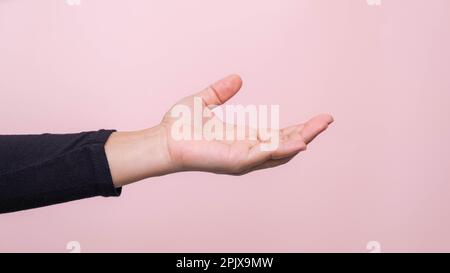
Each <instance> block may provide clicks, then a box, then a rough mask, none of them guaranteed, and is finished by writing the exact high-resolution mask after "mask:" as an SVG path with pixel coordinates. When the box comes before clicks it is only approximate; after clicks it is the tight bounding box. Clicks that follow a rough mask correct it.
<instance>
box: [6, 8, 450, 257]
mask: <svg viewBox="0 0 450 273" xmlns="http://www.w3.org/2000/svg"><path fill="white" fill-rule="evenodd" d="M449 26H450V1H448V0H431V1H426V0H382V3H381V6H369V5H368V4H367V3H366V0H339V1H334V0H283V1H275V0H271V1H269V0H245V1H243V0H226V1H225V0H220V1H219V0H214V1H211V0H190V1H184V0H178V1H175V0H164V1H162V0H161V1H156V0H155V1H148V0H145V1H144V0H133V1H125V0H122V1H119V0H81V5H79V6H77V5H73V6H72V5H68V4H67V3H66V1H65V0H44V1H26V0H0V92H1V93H0V94H1V100H0V102H1V107H0V117H1V122H0V133H1V134H10V133H40V132H77V131H83V130H96V129H100V128H116V129H119V130H129V129H138V128H143V127H146V126H149V125H154V124H156V123H157V122H158V121H159V120H160V118H161V117H162V114H163V113H164V112H165V110H166V109H168V107H169V106H170V105H171V104H172V103H173V102H175V101H176V100H177V99H178V98H180V97H181V96H184V95H187V94H190V93H192V92H194V91H197V90H199V89H200V88H203V87H204V86H206V85H207V84H209V83H211V82H212V81H214V80H216V79H218V78H221V77H222V76H225V75H227V74H229V73H239V74H241V75H242V77H243V79H244V81H245V84H244V87H243V91H242V93H240V94H239V95H238V96H236V97H235V98H233V99H232V101H231V103H235V104H237V103H239V104H250V103H252V104H279V105H280V111H281V120H282V122H281V123H282V125H288V124H290V123H296V122H298V121H304V120H305V119H307V118H308V117H310V116H312V115H313V114H315V113H319V112H330V113H332V114H333V115H334V117H335V120H336V121H335V123H334V124H333V125H332V126H331V128H330V129H329V130H328V131H327V133H326V134H324V135H322V136H320V137H319V138H318V139H317V140H316V141H315V142H314V143H313V144H312V145H311V146H310V147H309V149H308V151H307V152H306V153H304V154H303V155H302V156H300V157H298V158H296V159H295V160H293V161H292V162H291V163H290V164H288V165H285V166H283V167H280V168H277V169H272V170H266V171H261V172H256V173H252V174H249V175H246V176H241V177H227V176H216V175H211V174H202V173H183V174H175V175H170V176H166V177H161V178H154V179H149V180H148V181H146V182H144V183H137V184H134V185H132V186H129V187H126V188H125V189H124V191H123V194H122V196H121V197H120V198H116V199H114V198H110V199H106V198H101V197H98V198H93V199H89V200H83V201H77V202H72V203H67V204H63V205H58V206H52V207H47V208H41V209H34V210H29V211H23V212H19V213H14V214H5V215H0V251H2V252H3V251H17V252H18V251H56V252H67V250H66V244H67V242H68V241H78V242H80V244H81V247H82V251H83V252H88V251H89V252H90V251H145V252H156V251H163V252H171V251H188V252H190V251H241V252H247V251H257V252H263V251H264V252H265V251H275V252H279V251H289V252H298V251H300V252H303V251H333V252H334V251H336V252H341V251H344V252H347V251H357V252H368V250H367V249H366V244H367V243H368V242H369V241H373V240H375V241H378V242H379V243H380V244H381V248H382V251H385V252H390V251H450V184H449V182H450V170H449V162H450V143H449V139H450V120H449V116H450V75H449V73H450V50H449V48H450V27H449Z"/></svg>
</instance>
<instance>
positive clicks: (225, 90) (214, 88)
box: [196, 75, 242, 106]
mask: <svg viewBox="0 0 450 273" xmlns="http://www.w3.org/2000/svg"><path fill="white" fill-rule="evenodd" d="M241 87H242V80H241V77H239V75H230V76H228V77H225V78H223V79H221V80H219V81H217V82H215V83H213V84H212V85H210V86H209V87H208V88H206V89H205V90H203V91H201V92H199V93H197V94H196V95H197V96H200V97H201V98H202V99H203V101H204V102H205V104H206V105H207V106H212V105H221V104H224V103H225V102H226V101H227V100H229V99H230V98H231V97H233V96H234V95H235V94H236V93H237V92H238V91H239V89H241Z"/></svg>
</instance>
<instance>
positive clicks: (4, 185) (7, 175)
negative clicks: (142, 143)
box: [0, 130, 121, 213]
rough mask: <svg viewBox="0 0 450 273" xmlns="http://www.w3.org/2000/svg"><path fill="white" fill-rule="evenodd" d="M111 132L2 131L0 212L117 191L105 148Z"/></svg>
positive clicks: (118, 193)
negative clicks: (7, 133) (35, 132)
mask: <svg viewBox="0 0 450 273" xmlns="http://www.w3.org/2000/svg"><path fill="white" fill-rule="evenodd" d="M113 132H114V131H113V130H100V131H95V132H82V133H76V134H42V135H0V213H5V212H13V211H18V210H24V209H30V208H36V207H42V206H47V205H52V204H56V203H62V202H67V201H72V200H76V199H82V198H87V197H93V196H119V195H120V192H121V189H120V188H119V189H116V188H115V187H114V185H113V183H112V178H111V173H110V170H109V166H108V161H107V158H106V154H105V148H104V146H105V143H106V141H107V139H108V138H109V136H110V135H111V133H113Z"/></svg>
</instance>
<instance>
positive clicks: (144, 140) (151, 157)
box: [105, 126, 175, 187]
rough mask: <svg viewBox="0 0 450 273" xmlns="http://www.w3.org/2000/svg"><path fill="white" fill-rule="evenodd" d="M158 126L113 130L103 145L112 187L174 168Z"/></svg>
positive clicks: (168, 171)
mask: <svg viewBox="0 0 450 273" xmlns="http://www.w3.org/2000/svg"><path fill="white" fill-rule="evenodd" d="M165 134H166V132H165V131H164V129H163V128H162V127H161V126H155V127H152V128H149V129H145V130H140V131H131V132H115V133H113V134H112V135H111V136H110V137H109V139H108V141H107V142H106V145H105V152H106V155H107V158H108V163H109V167H110V170H111V176H112V179H113V183H114V186H115V187H122V186H124V185H127V184H130V183H133V182H136V181H139V180H142V179H144V178H148V177H153V176H160V175H165V174H168V173H171V172H174V171H175V169H174V166H173V164H172V162H171V160H170V155H169V154H168V149H167V143H166V137H165Z"/></svg>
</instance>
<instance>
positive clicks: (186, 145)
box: [105, 75, 333, 187]
mask: <svg viewBox="0 0 450 273" xmlns="http://www.w3.org/2000/svg"><path fill="white" fill-rule="evenodd" d="M241 86H242V81H241V79H240V77H239V76H237V75H231V76H228V77H226V78H224V79H222V80H220V81H218V82H216V83H214V84H212V85H211V86H209V87H208V88H206V89H205V90H203V91H200V92H199V93H197V94H194V95H192V96H189V97H186V98H184V99H182V100H181V101H179V102H178V103H177V104H176V105H175V106H174V107H177V106H179V105H183V106H184V109H189V110H190V112H191V113H194V111H195V109H194V107H195V106H194V105H195V98H197V101H200V104H201V105H202V107H203V108H204V109H206V110H205V113H207V117H204V116H203V117H202V118H201V119H200V123H199V122H197V123H196V122H195V121H194V120H193V119H191V118H189V119H184V120H183V119H179V118H177V117H173V114H174V111H173V110H174V108H172V109H171V110H170V111H169V112H167V113H166V115H165V116H164V118H163V120H162V122H161V123H160V124H159V125H157V126H155V127H152V128H149V129H145V130H141V131H134V132H116V133H113V134H112V135H111V137H110V138H109V139H108V142H107V143H106V146H105V151H106V155H107V157H108V162H109V165H110V170H111V175H112V178H113V181H114V185H115V186H116V187H120V186H123V185H125V184H128V183H132V182H135V181H138V180H141V179H144V178H147V177H152V176H159V175H164V174H168V173H173V172H179V171H206V172H213V173H222V174H233V175H240V174H245V173H248V172H250V171H254V170H258V169H264V168H271V167H275V166H279V165H281V164H285V163H287V162H288V161H289V160H290V159H292V158H293V157H294V156H295V155H297V154H298V153H299V152H300V151H302V150H305V149H306V145H307V144H308V143H309V142H311V141H312V140H313V139H314V138H315V137H316V136H317V135H318V134H320V133H321V132H322V131H324V130H325V129H326V128H327V126H328V125H329V124H330V123H331V122H333V118H332V117H331V116H330V115H327V114H322V115H318V116H316V117H314V118H312V119H310V120H309V121H308V122H306V123H303V124H298V125H294V126H290V127H287V128H284V129H281V130H274V131H271V132H270V133H272V134H277V136H278V140H279V144H278V145H277V147H276V149H274V150H267V149H262V145H264V144H265V143H267V142H268V141H270V140H269V139H267V138H266V137H263V136H261V135H260V134H259V130H258V128H253V129H251V128H245V136H244V138H241V139H236V137H234V138H233V139H229V138H227V137H224V138H221V139H217V138H215V139H212V140H207V139H205V138H204V137H201V138H200V139H193V138H186V139H177V138H176V137H175V136H174V131H175V130H174V126H177V128H180V127H181V128H185V129H186V128H188V129H189V130H188V131H189V132H191V133H192V134H194V132H196V131H197V132H198V131H199V130H200V134H202V132H203V131H202V129H201V128H203V125H205V124H206V123H208V122H210V123H211V121H213V122H214V124H222V126H219V127H222V128H224V135H226V133H227V132H228V131H230V130H231V131H232V132H234V136H236V133H235V132H237V131H238V129H239V128H238V127H236V126H230V125H228V126H227V125H226V124H224V123H223V122H222V121H221V120H220V119H218V117H217V116H215V115H214V113H213V112H212V111H210V110H209V109H208V107H212V106H216V105H221V104H223V103H225V102H226V101H227V100H229V99H230V98H231V97H232V96H234V95H235V94H236V93H237V92H238V91H239V89H240V88H241ZM202 113H203V111H202ZM197 121H198V119H197Z"/></svg>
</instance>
